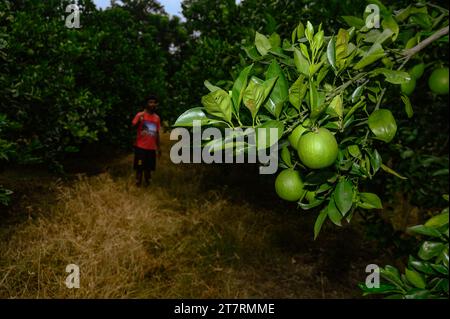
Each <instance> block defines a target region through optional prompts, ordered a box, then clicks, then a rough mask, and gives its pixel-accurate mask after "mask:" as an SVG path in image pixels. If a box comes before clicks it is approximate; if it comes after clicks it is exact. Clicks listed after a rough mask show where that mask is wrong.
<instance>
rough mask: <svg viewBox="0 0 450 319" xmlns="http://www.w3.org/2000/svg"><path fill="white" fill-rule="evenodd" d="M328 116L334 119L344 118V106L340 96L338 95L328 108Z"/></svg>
mask: <svg viewBox="0 0 450 319" xmlns="http://www.w3.org/2000/svg"><path fill="white" fill-rule="evenodd" d="M327 114H329V115H331V116H332V117H339V118H342V116H343V115H344V106H343V102H342V97H341V96H340V95H336V96H335V97H334V98H333V100H331V102H330V105H329V106H328V108H327Z"/></svg>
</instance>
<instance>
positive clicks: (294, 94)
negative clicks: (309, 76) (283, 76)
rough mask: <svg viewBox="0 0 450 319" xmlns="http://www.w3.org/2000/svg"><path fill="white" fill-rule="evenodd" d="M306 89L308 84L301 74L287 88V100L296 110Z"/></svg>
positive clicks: (298, 108)
mask: <svg viewBox="0 0 450 319" xmlns="http://www.w3.org/2000/svg"><path fill="white" fill-rule="evenodd" d="M307 90H308V86H307V84H306V83H305V76H304V75H303V74H301V75H300V76H299V77H298V79H297V80H296V81H295V82H294V84H292V86H291V87H290V89H289V102H291V104H292V105H293V106H294V107H295V108H296V109H297V110H298V111H300V108H301V105H302V102H303V99H304V98H305V95H306V91H307Z"/></svg>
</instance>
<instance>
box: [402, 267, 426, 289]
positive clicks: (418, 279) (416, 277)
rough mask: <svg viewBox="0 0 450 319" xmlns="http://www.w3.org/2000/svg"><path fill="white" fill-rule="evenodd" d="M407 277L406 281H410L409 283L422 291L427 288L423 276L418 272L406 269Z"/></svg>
mask: <svg viewBox="0 0 450 319" xmlns="http://www.w3.org/2000/svg"><path fill="white" fill-rule="evenodd" d="M405 276H406V279H408V281H409V282H410V283H411V284H413V285H414V286H415V287H417V288H420V289H424V288H425V287H426V283H425V280H424V279H423V277H422V275H420V274H419V273H418V272H417V271H414V270H410V269H408V268H406V269H405Z"/></svg>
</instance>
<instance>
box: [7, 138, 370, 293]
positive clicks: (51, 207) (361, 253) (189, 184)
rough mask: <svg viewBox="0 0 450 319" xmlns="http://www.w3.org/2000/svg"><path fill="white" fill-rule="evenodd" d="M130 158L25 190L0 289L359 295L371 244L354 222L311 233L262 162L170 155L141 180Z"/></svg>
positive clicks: (10, 230) (305, 217)
mask: <svg viewBox="0 0 450 319" xmlns="http://www.w3.org/2000/svg"><path fill="white" fill-rule="evenodd" d="M168 144H169V143H168V140H167V136H166V138H165V140H164V149H165V150H166V151H167V152H168V150H169V145H168ZM131 160H132V157H131V156H130V155H129V156H125V157H122V158H120V159H118V160H117V161H115V162H114V163H113V164H112V165H110V166H109V168H108V169H107V170H106V171H105V172H103V173H101V174H98V175H95V176H84V177H83V176H80V177H79V179H78V180H77V181H74V182H73V183H72V184H71V185H69V186H62V184H61V183H59V182H58V181H56V182H55V183H56V184H55V183H54V184H53V185H54V187H53V189H54V190H56V191H55V192H56V194H57V196H56V197H55V198H54V196H53V195H52V193H48V194H47V197H48V198H52V200H46V201H45V203H43V202H39V201H33V197H31V198H28V200H29V202H30V203H31V205H32V208H31V211H30V212H28V213H27V212H22V215H27V216H28V217H27V218H24V219H22V220H20V221H14V222H9V223H6V224H2V225H1V226H0V297H3V298H72V297H73V298H79V297H84V298H182V297H183V298H348V297H350V298H359V297H361V294H360V291H359V289H358V288H357V286H356V285H357V283H358V282H360V281H362V280H364V278H365V272H364V269H365V266H366V265H367V264H370V263H373V262H377V260H378V259H379V258H378V257H377V253H376V252H374V251H373V250H372V249H373V248H371V246H370V243H367V242H364V241H363V240H362V238H361V236H360V235H359V234H358V233H357V232H356V231H355V230H354V229H352V228H349V227H347V228H345V229H342V230H336V229H335V228H334V227H325V229H324V230H323V235H322V236H321V237H320V238H319V240H318V241H315V242H314V241H313V240H312V226H313V222H314V217H315V216H314V213H310V212H300V211H297V210H296V209H295V206H294V205H290V204H289V205H288V204H286V203H283V202H281V201H279V200H278V199H277V198H276V197H275V196H274V194H273V193H274V192H273V188H272V184H271V183H272V180H271V179H270V178H266V177H261V176H258V174H257V173H256V171H254V168H252V167H245V168H244V167H224V166H222V167H206V166H202V165H183V166H179V165H173V164H172V163H171V162H170V160H169V158H168V154H164V155H163V158H162V160H161V162H160V163H159V165H158V170H157V173H156V174H155V176H154V180H153V183H152V185H151V186H150V187H149V188H141V189H139V188H136V187H135V186H134V185H133V176H132V172H131V168H130V167H131ZM37 192H38V193H37V194H36V193H35V194H34V196H36V198H45V196H44V194H43V192H45V190H43V189H41V190H37ZM39 192H40V193H39ZM33 205H34V206H33ZM21 207H22V209H24V207H27V206H26V205H22V206H21ZM363 247H364V248H363ZM68 264H76V265H78V266H79V267H80V272H81V275H80V285H81V287H80V288H79V289H68V288H67V287H66V286H65V283H64V282H65V278H66V276H67V273H66V272H65V268H66V265H68Z"/></svg>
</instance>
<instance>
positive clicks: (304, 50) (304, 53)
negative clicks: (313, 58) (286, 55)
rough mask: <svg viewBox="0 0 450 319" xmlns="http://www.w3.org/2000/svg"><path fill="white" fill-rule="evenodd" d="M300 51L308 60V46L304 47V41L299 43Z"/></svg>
mask: <svg viewBox="0 0 450 319" xmlns="http://www.w3.org/2000/svg"><path fill="white" fill-rule="evenodd" d="M300 52H301V53H302V54H303V56H304V57H305V58H306V59H307V60H308V61H309V60H310V58H309V53H308V48H307V47H306V45H305V44H304V43H300Z"/></svg>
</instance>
